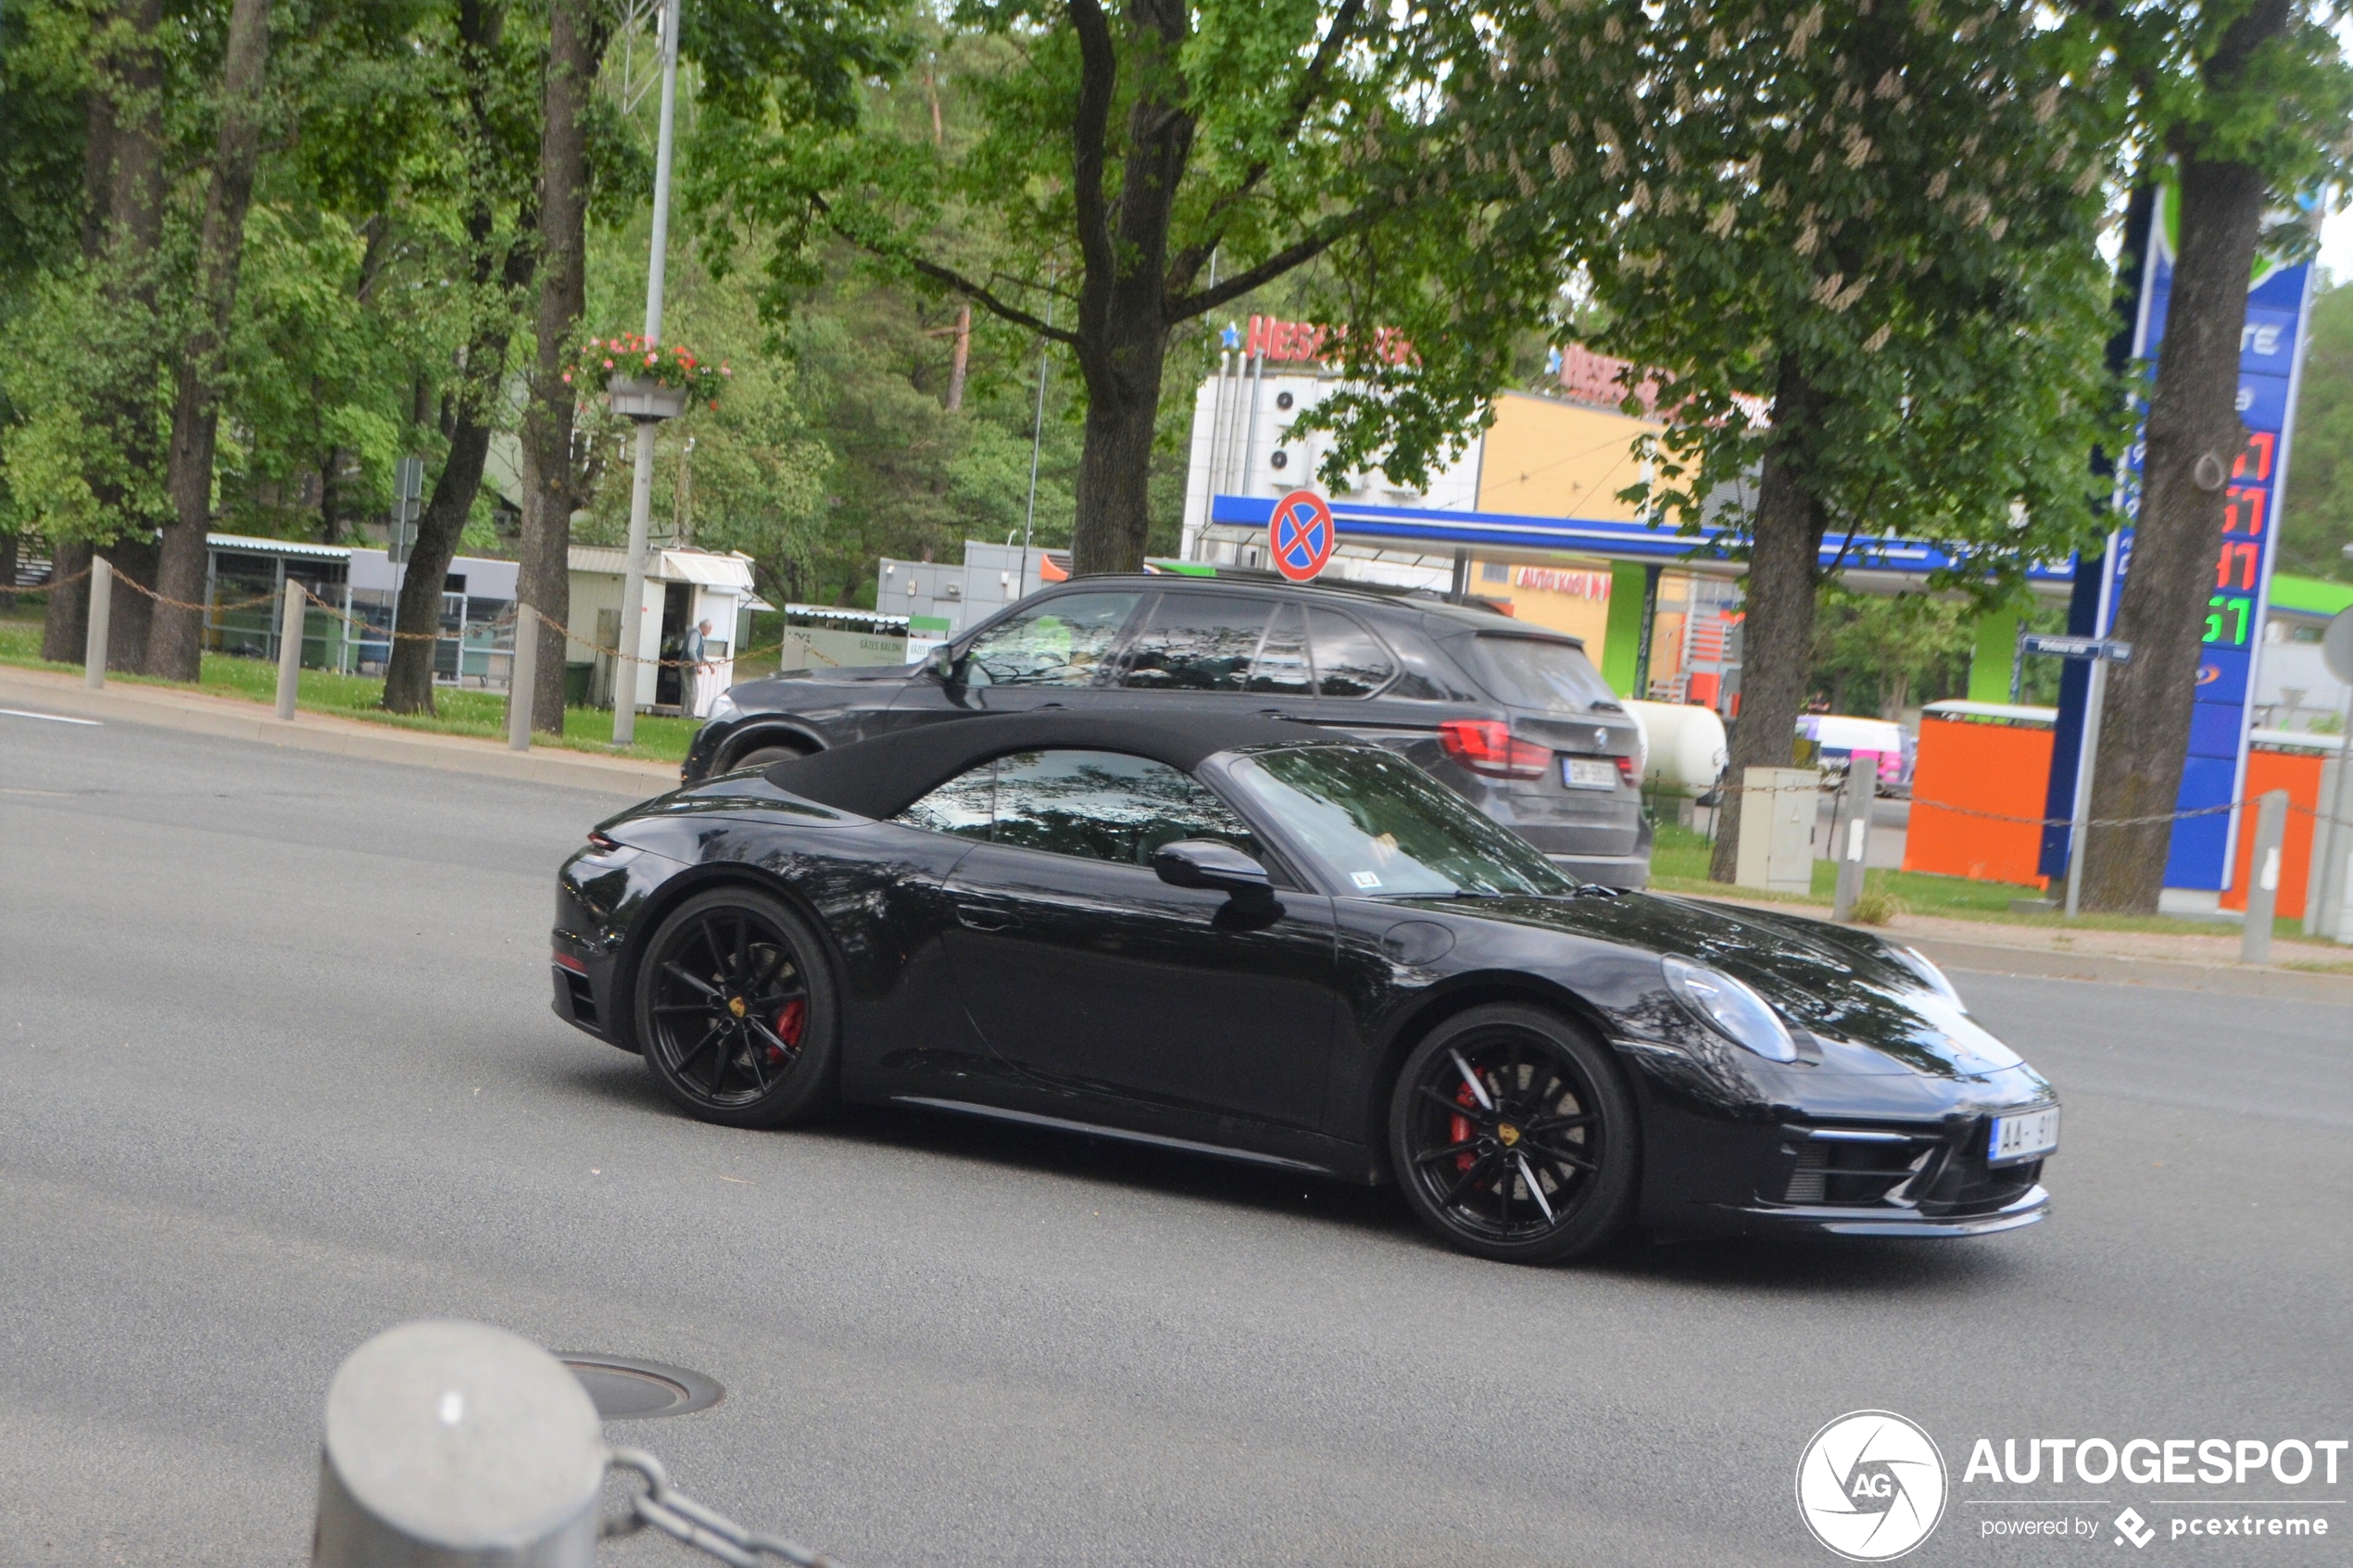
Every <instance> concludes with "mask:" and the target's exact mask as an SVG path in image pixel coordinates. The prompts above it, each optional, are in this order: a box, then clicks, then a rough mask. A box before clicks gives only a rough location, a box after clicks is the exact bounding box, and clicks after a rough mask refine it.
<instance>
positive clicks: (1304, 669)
mask: <svg viewBox="0 0 2353 1568" xmlns="http://www.w3.org/2000/svg"><path fill="white" fill-rule="evenodd" d="M1250 689H1251V690H1252V691H1254V692H1277V693H1289V694H1290V695H1292V696H1311V695H1313V694H1314V692H1315V671H1313V670H1311V669H1309V668H1308V665H1307V621H1306V618H1305V617H1304V616H1303V615H1302V614H1301V612H1300V608H1299V607H1298V606H1297V605H1285V606H1283V607H1282V608H1280V609H1278V610H1277V611H1276V612H1275V623H1274V625H1272V626H1270V627H1268V628H1267V629H1266V640H1265V642H1263V643H1261V644H1259V645H1258V659H1257V660H1256V661H1255V662H1254V663H1252V665H1251V667H1250Z"/></svg>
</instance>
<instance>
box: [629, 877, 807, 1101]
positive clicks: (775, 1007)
mask: <svg viewBox="0 0 2353 1568" xmlns="http://www.w3.org/2000/svg"><path fill="white" fill-rule="evenodd" d="M636 1015H637V1038H638V1041H639V1043H640V1045H641V1046H642V1047H643V1048H644V1051H645V1056H646V1064H647V1066H648V1067H650V1068H651V1069H652V1070H653V1074H654V1077H655V1079H656V1080H657V1081H658V1082H660V1083H661V1087H662V1091H663V1092H664V1093H665V1094H667V1095H669V1097H670V1098H672V1099H673V1100H674V1101H676V1102H677V1104H678V1105H679V1106H680V1107H681V1108H683V1109H684V1110H687V1111H689V1112H691V1113H692V1114H694V1115H696V1116H698V1117H700V1118H702V1119H703V1120H704V1121H706V1122H717V1123H723V1124H724V1125H727V1126H731V1127H777V1126H782V1125H784V1124H786V1123H790V1122H798V1121H804V1120H807V1119H808V1118H809V1117H811V1116H813V1115H816V1114H818V1113H820V1112H822V1111H824V1110H828V1109H830V1108H831V1106H832V1104H833V1101H834V1090H835V1083H836V1078H835V1040H834V1035H835V1017H836V1015H835V1010H834V990H833V982H832V977H831V975H830V973H829V972H828V971H827V970H826V968H825V960H824V952H823V950H822V949H821V948H820V947H818V945H817V938H816V937H815V936H814V935H812V933H811V932H810V930H809V928H808V926H807V925H806V924H805V923H803V922H802V921H801V920H800V919H799V916H797V915H795V914H794V913H793V912H792V911H791V910H790V909H786V907H785V905H784V903H783V902H782V901H781V900H779V899H776V898H774V897H769V896H768V895H766V894H764V893H760V892H756V891H754V890H752V889H749V888H736V887H724V888H717V889H714V890H712V891H711V892H709V893H702V894H698V895H697V896H695V897H692V898H689V899H687V900H686V902H685V903H683V904H681V905H679V906H678V908H676V909H673V910H672V911H671V912H670V915H669V916H668V918H666V919H665V920H663V922H661V927H660V928H659V929H658V930H656V931H655V933H654V936H653V940H652V941H651V942H649V943H648V944H647V945H646V952H645V957H644V959H643V960H642V961H641V962H640V963H639V965H638V969H637V986H636Z"/></svg>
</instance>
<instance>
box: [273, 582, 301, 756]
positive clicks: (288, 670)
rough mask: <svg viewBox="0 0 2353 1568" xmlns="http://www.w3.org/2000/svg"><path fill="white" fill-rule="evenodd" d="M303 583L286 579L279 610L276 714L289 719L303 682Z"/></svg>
mask: <svg viewBox="0 0 2353 1568" xmlns="http://www.w3.org/2000/svg"><path fill="white" fill-rule="evenodd" d="M303 608H304V606H303V594H302V584H301V583H297V582H296V581H295V580H294V579H293V578H291V577H289V578H287V579H286V602H285V604H284V606H283V608H280V610H279V611H278V717H279V718H281V719H284V720H288V721H292V719H293V718H294V716H295V697H296V695H297V693H298V692H299V691H300V689H301V685H302V612H303Z"/></svg>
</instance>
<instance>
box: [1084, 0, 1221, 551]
mask: <svg viewBox="0 0 2353 1568" xmlns="http://www.w3.org/2000/svg"><path fill="white" fill-rule="evenodd" d="M1129 16H1130V19H1131V21H1132V24H1133V30H1132V34H1131V36H1132V38H1133V40H1134V42H1135V44H1136V45H1137V47H1136V50H1135V55H1134V58H1135V62H1136V78H1135V79H1136V90H1135V99H1134V101H1133V102H1132V103H1131V104H1130V105H1129V107H1128V111H1127V130H1126V148H1127V156H1126V159H1125V160H1124V164H1123V167H1122V169H1121V170H1120V186H1119V194H1118V199H1117V200H1116V201H1115V202H1114V201H1112V200H1110V199H1109V198H1108V196H1107V194H1106V192H1105V189H1104V179H1103V160H1104V156H1105V142H1104V135H1103V132H1104V129H1105V127H1106V125H1107V124H1108V121H1109V117H1110V113H1111V108H1112V104H1113V100H1114V96H1115V93H1116V89H1117V86H1118V57H1117V55H1116V52H1115V51H1114V47H1113V45H1112V42H1111V36H1110V32H1109V30H1108V28H1107V26H1106V25H1105V21H1104V18H1103V16H1102V13H1101V11H1100V10H1099V9H1098V8H1097V7H1096V6H1094V5H1093V4H1092V0H1088V3H1087V4H1083V5H1074V6H1072V8H1071V17H1072V20H1073V21H1074V23H1075V24H1076V27H1077V30H1078V32H1079V52H1080V56H1081V60H1082V69H1081V77H1082V81H1081V84H1080V87H1079V102H1078V106H1077V112H1076V116H1075V117H1074V123H1073V129H1072V174H1073V176H1074V181H1073V184H1074V196H1075V198H1076V199H1075V202H1074V205H1075V207H1076V210H1077V220H1078V235H1079V250H1080V254H1081V256H1082V257H1083V259H1084V262H1085V268H1086V270H1085V272H1084V274H1083V275H1082V277H1081V278H1080V280H1079V286H1078V339H1079V344H1078V371H1079V374H1080V375H1081V376H1082V377H1083V378H1085V380H1086V383H1087V430H1086V445H1085V447H1084V448H1083V450H1082V451H1081V453H1080V456H1079V459H1078V483H1077V487H1076V488H1077V494H1076V502H1077V516H1076V519H1075V521H1074V522H1073V525H1072V530H1071V549H1070V553H1071V571H1072V572H1073V573H1074V574H1075V575H1078V576H1087V575H1090V574H1092V573H1096V572H1105V571H1141V570H1142V568H1143V564H1144V541H1145V539H1146V537H1147V536H1148V535H1149V534H1150V533H1151V506H1150V501H1149V497H1150V489H1151V486H1150V478H1151V454H1152V427H1153V424H1154V422H1155V420H1156V419H1157V417H1158V415H1159V412H1160V381H1161V370H1162V368H1163V366H1164V363H1165V361H1166V359H1167V357H1168V329H1169V320H1168V298H1169V294H1168V277H1167V270H1168V232H1169V221H1170V219H1171V217H1172V215H1173V214H1174V212H1175V210H1176V193H1177V189H1178V187H1179V186H1180V185H1181V184H1182V183H1183V182H1184V178H1185V167H1186V165H1187V163H1188V162H1189V160H1190V159H1191V157H1192V150H1193V127H1194V120H1193V115H1192V112H1191V111H1190V109H1189V108H1188V107H1186V102H1185V100H1186V95H1187V88H1186V84H1185V81H1184V77H1183V75H1182V70H1181V66H1180V63H1179V56H1180V55H1181V53H1182V51H1183V48H1184V44H1185V38H1186V33H1187V31H1188V29H1189V13H1188V12H1187V10H1186V8H1185V6H1183V5H1182V4H1179V3H1178V0H1134V3H1133V4H1132V5H1131V6H1130V9H1129Z"/></svg>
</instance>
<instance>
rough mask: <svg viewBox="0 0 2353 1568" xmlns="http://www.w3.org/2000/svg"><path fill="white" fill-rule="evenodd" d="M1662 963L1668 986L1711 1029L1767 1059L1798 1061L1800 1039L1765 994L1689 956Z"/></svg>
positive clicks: (1664, 960)
mask: <svg viewBox="0 0 2353 1568" xmlns="http://www.w3.org/2000/svg"><path fill="white" fill-rule="evenodd" d="M1660 962H1661V964H1662V965H1663V966H1664V967H1665V969H1666V971H1667V985H1668V986H1669V987H1670V988H1671V989H1672V990H1673V991H1674V993H1675V995H1676V996H1678V997H1681V998H1682V1002H1683V1005H1684V1006H1685V1007H1687V1008H1690V1009H1691V1010H1692V1011H1693V1012H1695V1013H1697V1014H1699V1016H1700V1018H1701V1020H1702V1021H1703V1022H1705V1023H1706V1024H1707V1026H1708V1027H1709V1028H1711V1029H1713V1030H1715V1031H1716V1032H1717V1033H1718V1034H1719V1035H1723V1036H1724V1037H1725V1038H1726V1039H1728V1040H1730V1041H1731V1042H1732V1044H1734V1045H1736V1046H1741V1047H1745V1048H1747V1049H1749V1050H1752V1051H1755V1053H1756V1054H1757V1055H1758V1056H1761V1057H1763V1058H1765V1059H1766V1060H1768V1061H1795V1060H1797V1042H1796V1041H1794V1040H1793V1039H1791V1038H1790V1037H1789V1030H1788V1029H1787V1028H1785V1027H1783V1025H1782V1023H1781V1021H1780V1015H1779V1014H1777V1013H1776V1012H1774V1011H1773V1010H1772V1009H1771V1008H1769V1007H1768V1006H1767V1005H1766V1004H1765V998H1764V997H1760V996H1758V995H1757V994H1756V993H1755V992H1754V991H1752V990H1750V989H1749V988H1748V987H1747V986H1745V985H1742V984H1741V983H1740V982H1739V981H1737V980H1735V979H1733V978H1732V977H1731V976H1730V975H1729V974H1726V973H1725V972H1723V971H1721V970H1716V969H1709V968H1707V967H1706V966H1705V964H1695V963H1693V962H1692V961H1691V960H1689V959H1677V958H1668V959H1663V960H1660Z"/></svg>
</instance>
